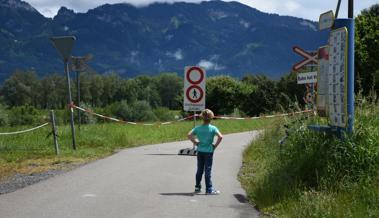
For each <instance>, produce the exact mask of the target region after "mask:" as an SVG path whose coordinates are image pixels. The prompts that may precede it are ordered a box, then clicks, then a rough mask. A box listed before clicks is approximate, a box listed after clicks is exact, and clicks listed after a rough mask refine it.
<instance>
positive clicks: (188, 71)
mask: <svg viewBox="0 0 379 218" xmlns="http://www.w3.org/2000/svg"><path fill="white" fill-rule="evenodd" d="M205 78H206V74H205V70H204V69H202V68H200V67H196V66H190V67H185V70H184V104H183V107H184V110H185V111H201V110H204V109H205Z"/></svg>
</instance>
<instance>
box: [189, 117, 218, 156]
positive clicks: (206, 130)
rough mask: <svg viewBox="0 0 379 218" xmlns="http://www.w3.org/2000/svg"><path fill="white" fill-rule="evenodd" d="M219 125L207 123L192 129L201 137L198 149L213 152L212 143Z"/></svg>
mask: <svg viewBox="0 0 379 218" xmlns="http://www.w3.org/2000/svg"><path fill="white" fill-rule="evenodd" d="M218 132H219V131H218V129H217V127H215V126H213V125H211V124H207V125H201V126H196V127H195V128H193V129H192V133H193V134H194V135H195V136H196V137H197V138H198V139H199V144H198V145H197V151H200V152H208V153H212V152H213V151H214V149H213V146H212V143H213V138H214V137H215V135H216V133H218Z"/></svg>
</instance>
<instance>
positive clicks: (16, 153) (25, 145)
mask: <svg viewBox="0 0 379 218" xmlns="http://www.w3.org/2000/svg"><path fill="white" fill-rule="evenodd" d="M272 122H273V120H272V119H268V120H215V121H214V124H215V125H217V126H218V127H219V129H220V131H221V132H222V133H223V134H227V133H234V132H242V131H249V130H255V129H263V128H265V127H267V126H268V125H270V124H271V123H272ZM198 123H199V122H198ZM192 127H193V122H189V121H187V122H180V123H174V124H172V125H162V126H139V125H136V126H135V125H124V124H117V123H105V124H93V125H82V126H81V129H80V130H78V129H76V132H77V137H76V140H77V148H78V149H77V150H76V151H73V150H72V147H71V145H72V144H71V131H70V127H69V126H58V135H59V139H58V141H59V146H60V150H61V155H59V156H56V155H55V152H54V147H53V139H52V136H50V137H47V135H48V134H49V132H51V127H50V126H47V127H44V128H41V129H38V130H36V131H33V132H29V133H25V134H20V135H10V136H1V137H0V180H1V179H4V178H6V177H9V176H10V175H13V174H15V173H35V172H41V171H45V170H48V169H59V168H62V167H67V166H68V165H77V164H82V163H85V162H88V161H91V160H95V159H98V158H102V157H105V156H107V155H110V154H112V153H113V152H115V151H116V150H118V149H122V148H128V147H133V146H139V145H146V144H153V143H161V142H169V141H179V140H185V139H186V135H187V133H188V131H189V130H190V129H191V128H192ZM27 128H28V127H14V128H1V129H0V132H11V131H15V130H20V129H27Z"/></svg>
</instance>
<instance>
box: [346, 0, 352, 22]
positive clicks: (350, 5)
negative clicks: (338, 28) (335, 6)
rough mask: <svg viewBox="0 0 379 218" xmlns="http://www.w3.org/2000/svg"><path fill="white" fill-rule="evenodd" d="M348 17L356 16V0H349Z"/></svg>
mask: <svg viewBox="0 0 379 218" xmlns="http://www.w3.org/2000/svg"><path fill="white" fill-rule="evenodd" d="M347 17H348V18H354V0H349V5H348V15H347Z"/></svg>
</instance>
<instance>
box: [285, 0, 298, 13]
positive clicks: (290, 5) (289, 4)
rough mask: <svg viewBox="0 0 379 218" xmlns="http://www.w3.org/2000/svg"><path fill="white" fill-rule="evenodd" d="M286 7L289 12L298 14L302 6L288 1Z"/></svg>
mask: <svg viewBox="0 0 379 218" xmlns="http://www.w3.org/2000/svg"><path fill="white" fill-rule="evenodd" d="M285 7H286V9H287V11H289V12H296V11H297V10H299V9H300V8H301V5H299V4H298V3H297V2H294V1H288V2H286V3H285Z"/></svg>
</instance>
